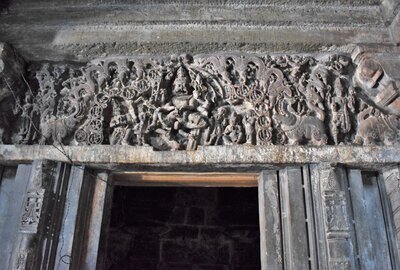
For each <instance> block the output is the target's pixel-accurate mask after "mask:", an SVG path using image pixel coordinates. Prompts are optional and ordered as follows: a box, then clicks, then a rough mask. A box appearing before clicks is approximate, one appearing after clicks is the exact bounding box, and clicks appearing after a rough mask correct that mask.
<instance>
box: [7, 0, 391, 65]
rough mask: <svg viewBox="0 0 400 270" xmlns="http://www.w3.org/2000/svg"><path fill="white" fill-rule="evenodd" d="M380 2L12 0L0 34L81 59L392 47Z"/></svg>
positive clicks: (35, 56) (43, 54) (51, 55)
mask: <svg viewBox="0 0 400 270" xmlns="http://www.w3.org/2000/svg"><path fill="white" fill-rule="evenodd" d="M386 2H390V1H386ZM392 2H393V1H392ZM379 4H380V1H376V0H372V1H350V0H346V1H328V0H318V1H312V2H311V1H306V0H298V1H287V0H272V1H240V0H233V1H173V2H170V1H168V2H166V1H113V4H110V3H105V2H103V1H70V2H65V1H40V0H35V1H11V3H10V4H9V5H8V8H7V9H4V11H3V13H2V14H1V15H0V25H2V27H1V28H0V34H1V36H2V40H4V41H7V42H9V43H11V44H13V45H14V46H16V47H17V48H18V49H19V50H20V52H21V53H22V54H23V56H24V57H26V58H27V59H28V60H43V59H46V60H79V61H87V60H90V59H93V58H97V57H101V56H114V55H131V54H132V53H139V54H142V53H152V54H154V53H166V54H170V53H180V52H182V51H186V52H188V53H193V54H196V53H208V52H211V51H228V50H235V51H248V52H250V51H251V52H261V53H265V52H271V51H291V52H310V51H319V50H321V49H322V48H323V47H329V46H332V45H336V46H341V45H346V44H351V43H355V44H368V45H369V46H372V47H376V44H380V49H382V47H384V46H387V47H393V46H392V38H391V36H390V34H389V30H388V28H387V27H386V25H385V23H384V20H383V19H382V14H381V11H380V5H379ZM385 6H388V5H385Z"/></svg>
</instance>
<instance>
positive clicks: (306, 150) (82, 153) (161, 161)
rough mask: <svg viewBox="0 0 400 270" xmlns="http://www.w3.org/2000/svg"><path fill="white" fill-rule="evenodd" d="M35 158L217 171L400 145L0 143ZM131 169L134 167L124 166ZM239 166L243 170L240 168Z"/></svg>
mask: <svg viewBox="0 0 400 270" xmlns="http://www.w3.org/2000/svg"><path fill="white" fill-rule="evenodd" d="M35 159H50V160H56V161H63V162H73V163H76V164H91V165H92V166H101V167H104V168H118V164H119V165H120V166H121V165H122V166H123V165H128V164H131V165H135V164H136V165H138V166H141V167H142V168H143V166H146V165H147V166H148V165H154V166H158V167H168V166H170V170H175V171H176V170H178V171H180V170H184V171H185V170H191V169H192V168H191V167H186V166H189V165H191V166H202V167H208V169H209V170H210V169H214V170H215V169H217V168H218V166H221V167H224V166H231V170H232V168H235V169H237V170H241V168H242V167H243V166H244V167H246V166H252V165H268V164H269V165H273V166H277V165H278V166H279V165H281V166H282V165H284V164H304V163H319V162H328V163H329V162H330V163H342V164H348V165H358V166H363V165H364V166H370V167H371V166H372V167H373V166H375V167H378V168H379V167H381V166H382V165H383V164H394V163H399V162H400V148H399V147H398V146H358V147H356V146H347V147H346V146H323V147H310V146H290V147H287V146H257V147H254V146H246V145H237V146H207V147H200V148H199V149H198V150H196V151H168V152H160V151H153V150H152V148H150V147H127V146H106V145H101V146H64V147H62V148H60V147H58V148H56V147H54V146H51V145H48V146H44V145H42V146H39V145H37V146H13V145H2V146H0V162H1V163H18V162H19V163H24V162H30V161H31V160H35ZM126 168H130V170H132V169H133V168H136V169H137V167H134V166H131V167H129V166H128V167H125V169H126ZM242 169H243V168H242Z"/></svg>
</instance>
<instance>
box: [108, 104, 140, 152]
mask: <svg viewBox="0 0 400 270" xmlns="http://www.w3.org/2000/svg"><path fill="white" fill-rule="evenodd" d="M112 106H113V116H112V118H111V120H110V128H114V130H113V132H112V134H111V136H110V144H111V145H115V144H123V145H128V144H129V141H130V139H131V137H132V133H133V130H132V128H131V126H132V125H135V122H136V119H135V118H132V115H130V114H122V112H121V104H120V103H119V102H118V101H116V100H115V99H112Z"/></svg>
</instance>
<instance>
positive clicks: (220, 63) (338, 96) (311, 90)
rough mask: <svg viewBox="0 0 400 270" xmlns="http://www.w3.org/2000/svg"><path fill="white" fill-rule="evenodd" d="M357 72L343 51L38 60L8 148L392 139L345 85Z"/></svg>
mask: <svg viewBox="0 0 400 270" xmlns="http://www.w3.org/2000/svg"><path fill="white" fill-rule="evenodd" d="M359 68H362V66H361V67H356V66H355V65H354V63H353V62H352V61H351V59H350V58H349V57H347V56H344V55H328V56H325V57H321V58H318V59H317V58H313V57H310V56H298V55H279V56H254V55H217V56H215V55H212V56H208V55H205V56H195V57H192V56H190V55H181V56H171V57H165V58H154V59H153V58H144V57H136V58H128V57H127V58H111V59H98V60H94V61H92V62H90V63H89V64H87V65H86V66H84V67H81V68H75V67H72V66H68V65H50V64H44V65H42V67H41V69H40V70H38V71H37V72H36V73H35V77H36V80H37V82H38V85H37V87H36V91H34V93H27V94H26V95H25V97H23V99H22V100H23V101H24V102H23V104H22V106H20V110H19V112H18V113H19V114H20V129H19V131H18V133H17V134H15V136H14V142H15V143H21V144H24V143H26V144H33V143H40V144H51V143H62V144H65V145H95V144H110V145H117V144H122V145H139V146H152V147H153V148H154V149H156V150H195V149H196V148H197V147H198V146H199V145H234V144H252V145H282V144H287V145H297V144H305V145H317V146H319V145H326V144H331V145H339V144H353V143H354V144H387V145H390V144H396V143H398V142H399V127H400V121H399V116H398V115H395V114H390V113H388V112H387V111H383V110H382V109H380V108H379V106H375V105H374V104H373V103H371V102H364V101H363V99H362V95H360V94H359V92H360V90H359V88H360V83H354V82H353V79H354V78H353V77H354V74H355V73H356V74H359V73H360V72H359ZM382 72H384V71H383V70H382ZM372 77H373V78H375V77H377V76H375V75H373V76H372ZM354 80H356V79H354ZM356 81H357V80H356ZM357 82H358V81H357ZM361 86H363V85H361ZM35 127H37V128H35Z"/></svg>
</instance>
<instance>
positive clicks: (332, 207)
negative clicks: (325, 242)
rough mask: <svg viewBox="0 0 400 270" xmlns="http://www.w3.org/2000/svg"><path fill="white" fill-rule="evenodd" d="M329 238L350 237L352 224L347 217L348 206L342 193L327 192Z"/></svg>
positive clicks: (326, 206)
mask: <svg viewBox="0 0 400 270" xmlns="http://www.w3.org/2000/svg"><path fill="white" fill-rule="evenodd" d="M323 197H324V204H325V205H324V206H325V211H326V230H327V237H328V238H331V237H343V238H346V237H350V222H349V220H348V217H347V209H346V207H347V204H346V199H345V194H344V192H342V191H336V192H335V191H325V193H324V195H323Z"/></svg>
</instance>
